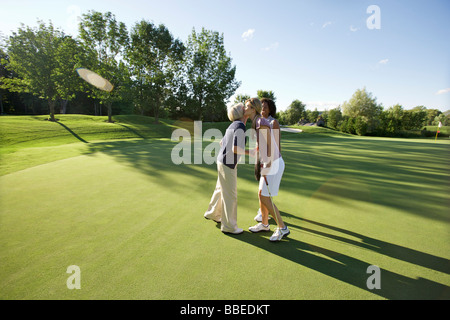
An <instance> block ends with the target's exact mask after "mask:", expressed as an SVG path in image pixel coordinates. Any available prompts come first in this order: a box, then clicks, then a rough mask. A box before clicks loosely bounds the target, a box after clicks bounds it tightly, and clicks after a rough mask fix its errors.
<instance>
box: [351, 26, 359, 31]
mask: <svg viewBox="0 0 450 320" xmlns="http://www.w3.org/2000/svg"><path fill="white" fill-rule="evenodd" d="M358 30H359V29H358V28H356V27H354V26H350V31H351V32H356V31H358Z"/></svg>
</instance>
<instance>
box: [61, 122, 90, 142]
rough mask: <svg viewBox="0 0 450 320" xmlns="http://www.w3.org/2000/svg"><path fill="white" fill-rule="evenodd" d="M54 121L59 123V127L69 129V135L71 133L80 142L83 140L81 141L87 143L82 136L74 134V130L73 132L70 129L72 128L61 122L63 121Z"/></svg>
mask: <svg viewBox="0 0 450 320" xmlns="http://www.w3.org/2000/svg"><path fill="white" fill-rule="evenodd" d="M56 123H57V124H59V125H60V126H61V127H63V128H64V129H66V130H67V131H69V133H70V134H71V135H73V136H74V137H75V138H77V139H78V140H80V141H81V142H83V143H89V142H87V141H86V140H84V139H83V138H82V137H80V136H79V135H78V134H76V133H75V132H73V131H72V129H70V128H69V127H68V126H66V125H65V124H63V123H61V122H59V121H56Z"/></svg>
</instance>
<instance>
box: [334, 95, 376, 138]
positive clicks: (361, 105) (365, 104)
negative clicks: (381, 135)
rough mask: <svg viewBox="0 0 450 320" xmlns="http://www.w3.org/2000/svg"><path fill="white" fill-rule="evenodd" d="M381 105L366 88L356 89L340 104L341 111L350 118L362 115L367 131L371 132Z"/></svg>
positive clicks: (374, 126)
mask: <svg viewBox="0 0 450 320" xmlns="http://www.w3.org/2000/svg"><path fill="white" fill-rule="evenodd" d="M382 110H383V107H382V106H381V105H379V104H377V99H376V98H374V97H372V94H371V93H369V92H367V91H366V88H363V89H358V90H356V92H355V93H354V94H353V96H352V97H351V99H350V100H349V101H348V102H347V101H346V102H344V103H343V105H342V113H343V115H344V116H348V117H350V118H354V119H356V118H358V117H362V118H363V120H364V121H365V122H366V123H367V125H368V131H369V132H372V131H374V130H375V128H376V127H377V121H378V118H379V116H380V114H381V111H382Z"/></svg>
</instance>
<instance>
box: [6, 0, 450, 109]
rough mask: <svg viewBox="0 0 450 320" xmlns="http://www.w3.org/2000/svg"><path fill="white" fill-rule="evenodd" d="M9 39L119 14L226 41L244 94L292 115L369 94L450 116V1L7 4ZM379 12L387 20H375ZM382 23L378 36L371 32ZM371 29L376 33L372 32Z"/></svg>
mask: <svg viewBox="0 0 450 320" xmlns="http://www.w3.org/2000/svg"><path fill="white" fill-rule="evenodd" d="M0 5H1V8H2V13H1V19H0V32H1V33H2V34H3V36H7V35H10V33H11V31H14V30H17V28H18V27H19V26H20V23H24V24H25V25H28V26H36V21H37V19H41V20H44V21H45V22H48V21H49V20H51V21H52V22H53V24H54V25H55V26H57V27H60V28H61V29H63V30H64V31H65V32H66V33H70V34H73V35H76V34H77V28H76V25H77V17H78V16H81V14H83V13H87V11H88V10H97V11H101V12H106V11H111V12H112V13H113V14H115V15H116V18H117V20H119V21H123V22H124V23H125V24H126V25H127V27H128V29H130V28H131V27H132V26H133V25H134V24H135V23H136V22H137V21H140V20H141V19H146V20H149V21H153V22H154V23H156V24H160V23H163V24H165V25H166V26H167V27H168V29H169V30H170V31H171V32H172V34H173V35H174V36H175V37H177V38H180V39H181V40H183V41H185V40H186V39H187V37H188V35H189V34H190V33H191V31H192V28H194V27H195V29H196V30H197V31H199V30H200V29H201V28H202V27H205V28H207V29H210V30H215V31H218V32H220V33H223V35H224V39H225V48H226V50H227V52H229V54H230V55H231V57H232V59H233V64H235V65H236V67H237V74H236V78H237V79H238V80H239V81H241V82H242V84H241V87H240V88H239V89H238V90H237V91H236V93H242V94H248V95H250V96H255V95H256V91H257V90H258V89H263V90H273V91H274V92H275V95H276V97H277V107H278V108H279V109H280V110H285V109H286V108H287V107H288V106H289V104H290V103H291V102H292V101H293V100H295V99H299V100H301V101H303V102H304V103H305V104H306V105H307V106H308V108H309V109H314V108H316V107H317V108H318V109H319V110H324V109H330V108H333V107H336V106H338V105H339V104H342V103H343V102H344V101H346V100H349V99H350V98H351V96H352V94H353V93H354V92H355V91H356V90H357V89H360V88H363V87H366V89H367V91H369V92H371V93H372V94H373V96H374V97H376V98H377V101H378V102H379V103H382V104H383V106H384V107H385V108H388V107H390V106H392V105H394V104H397V103H399V104H401V105H403V107H404V108H405V109H410V108H413V107H415V106H418V105H424V106H426V107H427V108H437V109H440V110H441V111H446V110H449V109H450V40H449V39H450V19H449V17H450V1H449V0H428V1H421V0H420V1H419V0H369V1H366V0H339V1H337V0H314V1H313V0H304V1H303V0H292V1H286V0H277V1H269V0H257V1H254V0H240V1H236V0H228V1H218V0H217V1H216V0H164V1H161V0H146V1H135V0H128V1H123V0H119V1H115V0H110V1H98V0H96V1H84V0H72V1H63V0H61V1H41V0H40V1H22V0H16V1H10V0H8V1H4V0H0ZM371 5H376V6H377V7H378V8H379V10H380V14H379V17H380V19H379V20H375V21H373V20H371V17H373V14H375V12H373V11H370V12H369V13H368V12H367V9H368V8H369V6H371ZM368 19H369V20H370V21H369V22H371V23H372V22H379V29H369V28H368V25H367V20H368ZM371 23H369V25H370V24H371Z"/></svg>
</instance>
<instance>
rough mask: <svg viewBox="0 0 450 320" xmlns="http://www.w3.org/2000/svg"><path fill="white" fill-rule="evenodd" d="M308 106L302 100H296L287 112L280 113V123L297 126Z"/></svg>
mask: <svg viewBox="0 0 450 320" xmlns="http://www.w3.org/2000/svg"><path fill="white" fill-rule="evenodd" d="M305 108H306V106H305V105H304V104H303V102H301V101H300V100H298V99H296V100H294V101H292V102H291V104H290V105H289V107H288V108H287V110H286V111H284V112H280V122H281V123H283V124H288V125H293V124H296V123H297V122H298V121H299V120H300V119H301V117H302V115H303V113H304V112H305Z"/></svg>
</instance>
